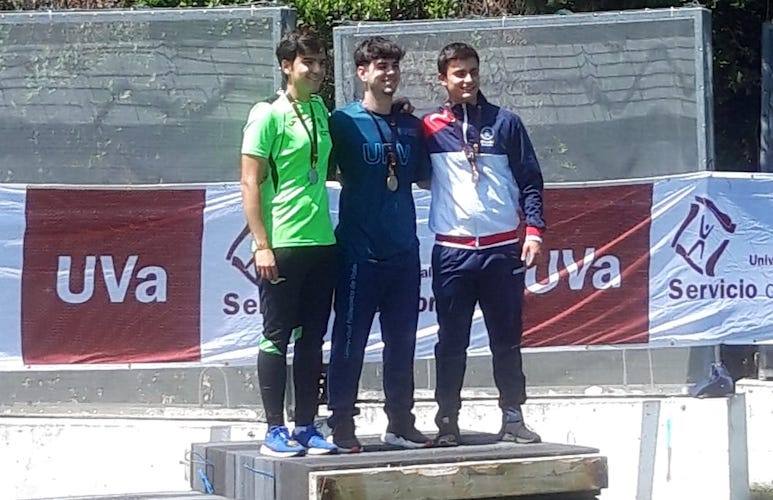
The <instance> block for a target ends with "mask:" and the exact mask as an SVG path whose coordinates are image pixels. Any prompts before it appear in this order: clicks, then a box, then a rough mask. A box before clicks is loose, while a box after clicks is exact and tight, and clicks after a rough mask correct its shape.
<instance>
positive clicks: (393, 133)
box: [365, 109, 400, 175]
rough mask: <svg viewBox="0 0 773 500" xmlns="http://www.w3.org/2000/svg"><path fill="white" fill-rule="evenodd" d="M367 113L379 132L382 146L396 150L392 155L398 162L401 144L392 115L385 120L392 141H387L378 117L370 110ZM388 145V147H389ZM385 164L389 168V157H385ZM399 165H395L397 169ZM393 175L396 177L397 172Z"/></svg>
mask: <svg viewBox="0 0 773 500" xmlns="http://www.w3.org/2000/svg"><path fill="white" fill-rule="evenodd" d="M365 111H367V112H368V115H369V116H370V119H371V120H373V125H375V126H376V130H378V137H379V139H381V144H383V145H384V147H388V148H389V149H390V150H391V149H392V147H394V148H395V150H394V151H390V152H391V154H393V155H395V156H394V160H395V162H397V159H398V158H397V146H398V145H399V144H400V143H399V142H398V141H397V136H398V133H399V132H398V131H397V123H396V122H395V121H393V120H392V115H391V114H390V115H389V117H388V119H387V120H385V121H386V122H387V126H388V127H389V135H391V136H392V137H391V139H392V140H391V141H387V140H386V137H384V132H383V131H382V130H381V125H379V124H378V120H377V119H376V115H375V114H373V112H372V111H371V110H369V109H366V110H365ZM387 145H388V146H387ZM384 164H385V165H386V166H387V167H389V160H388V158H387V155H384ZM396 166H397V164H396V163H395V165H394V167H396ZM390 174H392V175H396V174H397V172H396V171H395V172H390Z"/></svg>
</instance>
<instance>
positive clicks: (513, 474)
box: [191, 434, 607, 500]
mask: <svg viewBox="0 0 773 500" xmlns="http://www.w3.org/2000/svg"><path fill="white" fill-rule="evenodd" d="M362 441H363V444H364V450H365V451H364V452H363V453H358V454H338V455H326V456H305V457H295V458H284V459H278V458H272V457H265V456H263V455H261V454H260V452H259V449H260V443H259V442H257V441H252V442H228V443H201V444H194V445H193V446H192V454H191V456H192V460H191V478H192V479H191V482H192V486H193V489H194V490H197V491H201V492H207V486H206V483H209V485H210V486H211V488H212V489H213V490H214V491H211V492H214V493H215V494H217V495H222V496H224V497H226V498H233V499H239V500H300V499H309V500H334V499H353V500H361V499H362V500H370V499H389V500H396V499H418V498H422V499H425V498H426V499H430V498H431V499H466V498H521V499H525V498H534V497H535V496H537V498H542V499H551V500H553V499H556V500H558V499H562V500H568V499H572V500H574V499H591V498H595V497H596V495H598V493H599V492H600V490H601V489H602V488H605V487H606V486H607V461H606V458H605V457H603V456H601V455H600V454H599V453H598V450H596V449H593V448H586V447H581V446H569V445H562V444H552V443H540V444H528V445H523V444H514V443H503V442H496V440H495V437H494V436H491V435H486V434H465V436H464V437H463V443H464V444H463V445H462V446H458V447H454V448H424V449H419V450H402V449H399V450H398V449H395V448H393V447H389V446H388V445H384V444H382V443H380V442H379V441H378V439H377V438H375V437H370V438H365V439H363V440H362Z"/></svg>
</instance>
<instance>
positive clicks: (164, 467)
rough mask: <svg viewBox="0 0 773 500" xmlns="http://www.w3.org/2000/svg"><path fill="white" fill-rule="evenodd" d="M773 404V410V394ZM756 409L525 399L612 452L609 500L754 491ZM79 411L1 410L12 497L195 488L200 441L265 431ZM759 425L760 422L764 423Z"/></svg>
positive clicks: (186, 414) (423, 420) (540, 427)
mask: <svg viewBox="0 0 773 500" xmlns="http://www.w3.org/2000/svg"><path fill="white" fill-rule="evenodd" d="M759 396H760V397H767V396H765V395H764V394H761V393H760V394H759ZM754 397H757V394H755V396H754ZM768 399H771V398H768ZM767 408H769V409H768V413H767V415H769V414H770V408H773V403H770V405H769V406H768V407H767ZM362 409H363V412H362V415H361V416H360V417H358V425H359V429H360V432H361V433H362V434H374V433H380V432H382V431H383V429H384V427H385V426H386V418H385V416H384V413H383V411H382V410H381V405H377V404H368V405H364V406H363V408H362ZM746 410H747V405H746V402H745V400H744V396H743V395H739V396H735V397H733V398H729V399H724V398H722V399H708V400H696V399H691V398H687V397H670V398H664V397H661V398H658V397H651V398H650V397H613V396H612V397H571V398H570V397H567V398H534V399H532V400H530V402H529V404H527V405H526V407H525V412H526V416H527V421H528V423H529V425H530V426H531V427H533V428H534V429H535V430H537V431H538V432H540V433H541V434H542V436H543V438H544V439H545V440H546V441H552V442H559V443H568V444H578V445H584V446H593V447H597V448H599V449H600V450H601V453H602V454H604V455H606V456H607V457H608V460H609V482H610V486H609V489H608V490H606V491H605V492H604V493H603V494H602V500H613V499H614V500H619V499H625V500H628V499H634V498H637V499H646V498H653V499H662V500H673V499H677V498H700V499H702V500H712V499H716V500H728V499H730V500H745V499H747V498H749V496H748V495H749V473H748V468H747V462H746V457H747V455H746V443H747V441H746V419H745V415H744V414H745V412H746ZM67 411H68V410H66V409H63V410H60V411H59V413H58V414H55V413H51V412H49V414H48V416H39V417H29V416H4V417H0V470H2V477H3V480H2V481H0V498H3V499H9V498H10V499H12V498H34V497H61V496H66V495H84V494H117V493H134V492H149V491H186V490H187V489H188V488H189V486H188V485H189V484H190V483H189V477H188V476H189V473H188V471H189V470H190V469H189V462H188V460H189V458H190V457H189V456H188V453H187V450H188V449H189V447H190V443H192V442H207V441H222V440H228V439H231V440H247V439H252V438H255V437H262V436H263V433H264V432H265V424H259V423H256V422H254V419H255V417H256V416H257V415H256V414H255V413H254V412H250V411H242V410H206V409H179V410H174V409H165V410H151V411H144V410H142V411H140V410H137V409H136V408H135V409H133V410H129V409H126V410H120V411H119V410H117V409H114V411H113V414H112V417H111V416H110V415H108V414H107V413H106V412H105V411H104V409H103V410H102V411H100V414H99V417H98V418H94V417H93V416H90V415H88V414H84V413H82V412H81V413H75V412H72V413H70V414H68V413H67ZM434 412H435V405H434V404H432V403H427V402H422V403H419V404H417V407H416V414H417V417H418V419H417V425H418V426H419V427H420V428H422V429H425V430H427V431H429V432H434V424H433V423H432V419H433V416H434ZM757 414H758V411H757V410H756V409H755V410H754V415H757ZM768 421H769V419H768ZM499 422H500V412H499V409H498V408H497V405H496V401H495V400H492V399H481V400H476V401H474V402H473V401H468V402H466V404H465V406H464V408H463V410H462V415H461V425H462V427H463V428H466V429H474V430H476V431H484V432H485V431H490V432H496V431H497V430H498V428H499V425H500V423H499ZM756 425H757V424H753V425H752V424H750V429H751V430H752V431H754V432H756V429H757V427H756ZM752 450H756V448H752ZM769 450H770V448H768V451H767V452H765V451H764V450H760V451H759V452H757V451H753V453H752V457H753V460H752V463H754V464H756V465H755V467H758V468H759V471H758V472H755V474H756V476H755V477H762V475H764V473H763V472H762V468H763V460H764V453H768V456H771V455H770V453H771V452H770V451H769ZM755 453H759V455H755ZM193 459H194V460H197V459H198V458H197V457H193ZM755 470H757V469H755Z"/></svg>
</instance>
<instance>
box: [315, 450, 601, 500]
mask: <svg viewBox="0 0 773 500" xmlns="http://www.w3.org/2000/svg"><path fill="white" fill-rule="evenodd" d="M606 486H607V460H606V457H603V456H601V455H598V454H586V455H566V456H559V457H544V458H529V459H523V458H519V459H505V460H483V461H473V462H458V463H453V464H449V463H445V464H443V463H441V464H424V465H412V466H405V467H379V468H367V469H349V470H338V471H319V472H311V473H310V474H309V499H310V500H338V499H342V500H343V499H351V498H357V499H361V500H382V499H383V500H395V499H402V498H405V499H409V498H410V499H413V498H424V499H462V498H465V499H466V498H497V497H506V496H520V495H536V494H555V493H567V492H587V491H598V490H601V489H602V488H606Z"/></svg>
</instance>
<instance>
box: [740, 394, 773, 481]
mask: <svg viewBox="0 0 773 500" xmlns="http://www.w3.org/2000/svg"><path fill="white" fill-rule="evenodd" d="M736 392H742V393H744V395H745V397H746V421H747V434H748V448H749V481H750V482H751V484H752V485H754V486H759V487H761V488H764V489H771V488H773V381H762V380H742V381H740V382H738V384H737V386H736Z"/></svg>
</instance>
